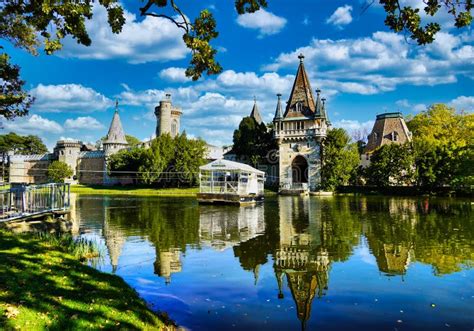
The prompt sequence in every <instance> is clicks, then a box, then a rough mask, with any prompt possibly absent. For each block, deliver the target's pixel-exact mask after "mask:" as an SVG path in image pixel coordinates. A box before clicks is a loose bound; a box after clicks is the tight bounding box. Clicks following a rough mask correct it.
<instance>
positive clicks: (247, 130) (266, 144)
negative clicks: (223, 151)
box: [232, 116, 275, 166]
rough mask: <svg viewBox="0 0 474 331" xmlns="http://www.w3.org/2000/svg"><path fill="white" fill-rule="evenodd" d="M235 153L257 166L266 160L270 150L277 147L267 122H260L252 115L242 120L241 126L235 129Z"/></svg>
mask: <svg viewBox="0 0 474 331" xmlns="http://www.w3.org/2000/svg"><path fill="white" fill-rule="evenodd" d="M233 140H234V146H233V148H232V149H233V151H234V153H235V154H236V155H237V156H238V157H239V158H241V159H245V160H247V161H249V162H250V163H252V165H253V166H256V165H257V164H258V163H259V162H261V161H262V160H264V158H265V156H266V155H267V154H268V151H270V150H271V149H273V148H275V143H274V141H273V137H272V132H271V131H269V130H268V129H267V127H266V125H265V124H263V123H261V124H258V123H257V122H256V121H255V119H253V118H252V117H250V116H247V117H244V118H243V119H242V121H240V124H239V128H238V129H237V130H235V131H234V137H233Z"/></svg>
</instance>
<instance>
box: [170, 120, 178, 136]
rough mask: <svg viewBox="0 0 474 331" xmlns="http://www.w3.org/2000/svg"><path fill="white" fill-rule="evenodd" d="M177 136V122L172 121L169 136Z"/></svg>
mask: <svg viewBox="0 0 474 331" xmlns="http://www.w3.org/2000/svg"><path fill="white" fill-rule="evenodd" d="M177 134H178V122H177V121H176V120H173V122H172V123H171V135H172V136H176V135H177Z"/></svg>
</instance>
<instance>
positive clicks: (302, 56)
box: [298, 53, 304, 63]
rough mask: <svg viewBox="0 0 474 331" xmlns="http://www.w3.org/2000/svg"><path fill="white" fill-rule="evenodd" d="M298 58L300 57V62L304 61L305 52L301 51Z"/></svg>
mask: <svg viewBox="0 0 474 331" xmlns="http://www.w3.org/2000/svg"><path fill="white" fill-rule="evenodd" d="M298 59H300V63H303V60H304V55H303V53H300V55H298Z"/></svg>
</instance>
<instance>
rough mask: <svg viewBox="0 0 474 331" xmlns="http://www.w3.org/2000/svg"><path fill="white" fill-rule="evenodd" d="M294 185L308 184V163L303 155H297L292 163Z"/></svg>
mask: <svg viewBox="0 0 474 331" xmlns="http://www.w3.org/2000/svg"><path fill="white" fill-rule="evenodd" d="M291 173H292V178H293V180H292V181H293V183H308V161H306V158H305V157H304V156H301V155H297V156H296V157H295V158H294V159H293V162H292V163H291Z"/></svg>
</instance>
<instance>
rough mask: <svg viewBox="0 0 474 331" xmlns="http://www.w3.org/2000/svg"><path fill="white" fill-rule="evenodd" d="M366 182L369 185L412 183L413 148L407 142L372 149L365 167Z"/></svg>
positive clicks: (383, 185) (385, 185)
mask: <svg viewBox="0 0 474 331" xmlns="http://www.w3.org/2000/svg"><path fill="white" fill-rule="evenodd" d="M365 173H366V178H367V182H368V183H369V184H371V185H376V186H380V187H387V186H390V185H393V184H395V185H404V184H412V183H413V180H414V156H413V150H412V148H411V147H410V146H409V145H408V144H404V145H400V144H388V145H383V146H381V147H380V148H378V149H377V150H375V151H374V153H373V154H372V156H371V158H370V166H369V167H368V168H367V169H366V171H365Z"/></svg>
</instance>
